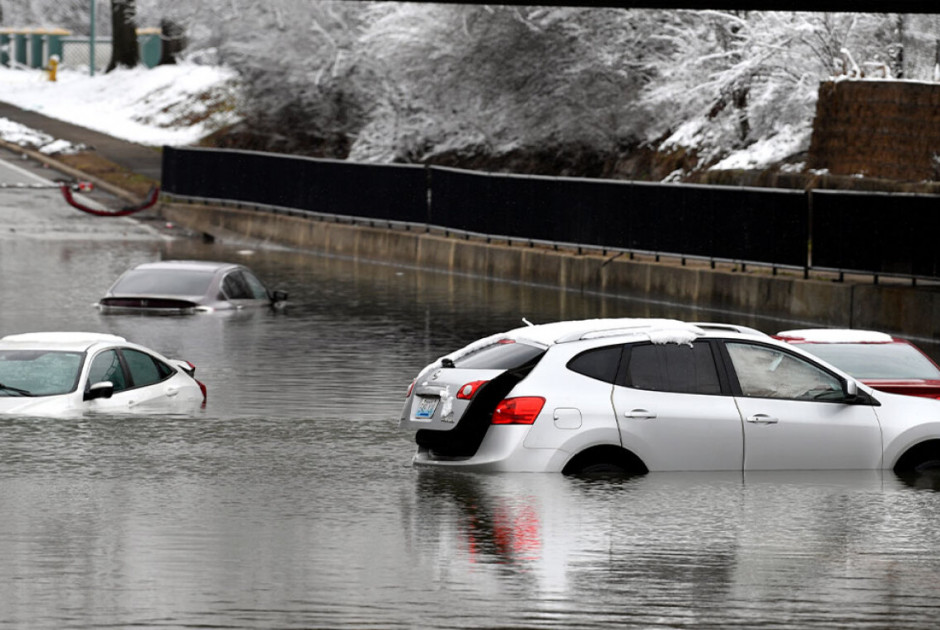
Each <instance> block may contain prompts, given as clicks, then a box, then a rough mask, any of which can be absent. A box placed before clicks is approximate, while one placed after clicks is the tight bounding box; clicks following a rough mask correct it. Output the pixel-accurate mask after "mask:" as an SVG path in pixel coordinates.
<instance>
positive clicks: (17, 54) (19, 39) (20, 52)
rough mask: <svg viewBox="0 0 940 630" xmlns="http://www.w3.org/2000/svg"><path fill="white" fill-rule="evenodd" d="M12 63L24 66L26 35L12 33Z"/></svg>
mask: <svg viewBox="0 0 940 630" xmlns="http://www.w3.org/2000/svg"><path fill="white" fill-rule="evenodd" d="M13 61H15V62H17V63H20V64H22V65H24V66H25V65H26V33H24V32H19V33H13Z"/></svg>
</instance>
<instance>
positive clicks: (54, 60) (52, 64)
mask: <svg viewBox="0 0 940 630" xmlns="http://www.w3.org/2000/svg"><path fill="white" fill-rule="evenodd" d="M58 69H59V56H58V55H52V56H51V57H49V67H48V68H46V71H47V72H48V73H49V80H50V81H55V73H56V70H58Z"/></svg>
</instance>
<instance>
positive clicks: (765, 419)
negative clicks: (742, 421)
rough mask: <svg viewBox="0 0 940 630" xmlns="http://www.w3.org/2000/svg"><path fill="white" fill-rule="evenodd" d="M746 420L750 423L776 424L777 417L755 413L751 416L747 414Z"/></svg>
mask: <svg viewBox="0 0 940 630" xmlns="http://www.w3.org/2000/svg"><path fill="white" fill-rule="evenodd" d="M747 421H748V422H750V423H751V424H777V419H776V418H774V417H773V416H768V415H767V414H766V413H755V414H754V415H753V416H748V417H747Z"/></svg>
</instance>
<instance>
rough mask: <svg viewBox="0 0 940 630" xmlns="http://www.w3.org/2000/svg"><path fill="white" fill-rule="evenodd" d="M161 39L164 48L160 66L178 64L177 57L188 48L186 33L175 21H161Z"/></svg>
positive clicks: (161, 53)
mask: <svg viewBox="0 0 940 630" xmlns="http://www.w3.org/2000/svg"><path fill="white" fill-rule="evenodd" d="M160 39H161V40H163V47H162V48H161V52H160V64H159V65H163V64H170V63H176V57H177V56H178V55H179V54H180V53H181V52H183V49H184V48H185V47H186V31H185V29H184V28H183V27H182V26H181V25H180V24H179V23H178V22H174V21H173V20H167V19H163V20H160Z"/></svg>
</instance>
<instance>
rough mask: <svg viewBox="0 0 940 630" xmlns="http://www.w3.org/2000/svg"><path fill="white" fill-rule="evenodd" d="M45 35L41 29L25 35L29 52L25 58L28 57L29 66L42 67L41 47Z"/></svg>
mask: <svg viewBox="0 0 940 630" xmlns="http://www.w3.org/2000/svg"><path fill="white" fill-rule="evenodd" d="M44 39H45V35H44V34H43V33H42V31H32V32H31V33H29V35H27V40H28V42H29V43H28V46H29V54H27V58H28V59H29V67H30V68H42V47H43V43H44V42H43V40H44Z"/></svg>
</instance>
